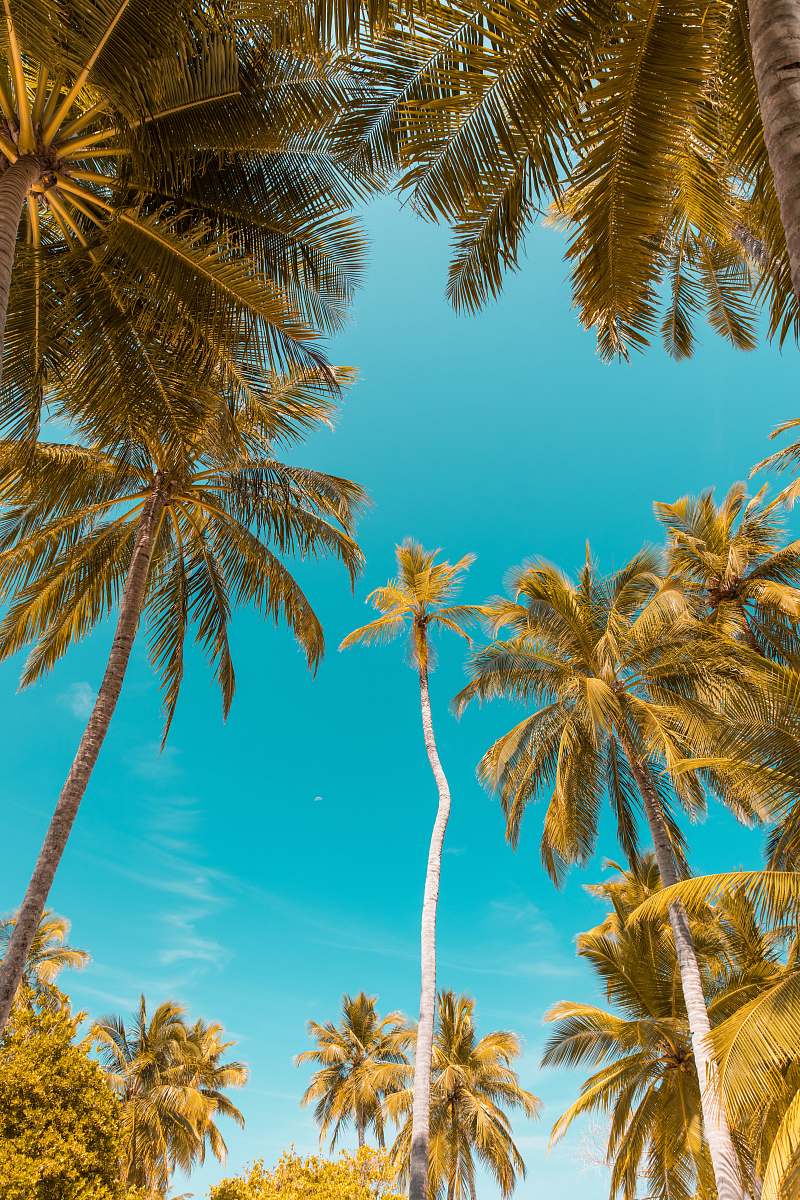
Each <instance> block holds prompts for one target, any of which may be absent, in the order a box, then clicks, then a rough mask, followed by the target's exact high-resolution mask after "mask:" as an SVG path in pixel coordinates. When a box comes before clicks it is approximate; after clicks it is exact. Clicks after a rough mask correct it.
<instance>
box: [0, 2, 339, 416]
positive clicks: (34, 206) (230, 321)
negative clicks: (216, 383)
mask: <svg viewBox="0 0 800 1200" xmlns="http://www.w3.org/2000/svg"><path fill="white" fill-rule="evenodd" d="M290 11H291V10H285V12H284V14H283V16H281V15H280V14H278V13H275V14H273V17H271V18H270V23H269V24H266V23H263V22H264V21H265V20H266V18H267V16H268V10H267V9H266V8H265V9H264V10H263V11H262V13H261V18H262V24H258V22H257V21H255V20H254V18H255V14H253V13H250V14H248V19H247V24H245V23H244V22H243V21H242V19H241V17H242V16H243V11H242V10H240V9H238V8H236V6H232V5H228V6H221V7H220V6H215V7H213V8H212V7H209V6H200V7H198V6H197V5H191V4H189V3H186V2H184V0H179V2H178V3H176V4H173V5H172V6H170V7H169V8H168V9H164V10H163V11H160V12H159V13H158V15H157V17H156V16H154V12H153V9H152V6H151V5H148V4H146V3H145V2H144V0H98V2H97V3H92V4H79V5H78V7H76V6H75V4H73V3H66V2H65V0H47V3H46V4H44V5H41V6H39V7H33V8H30V7H26V6H25V5H24V4H21V3H20V4H19V5H18V3H17V0H8V3H6V4H5V7H4V15H3V17H2V18H0V33H2V37H1V38H0V56H2V59H3V62H2V72H0V74H1V75H2V80H3V82H1V83H0V347H1V346H2V335H3V331H4V329H6V319H7V318H8V325H7V338H6V344H5V353H4V363H5V372H6V396H5V400H4V406H3V414H2V415H3V419H4V422H5V425H6V430H5V431H6V432H8V433H12V434H14V435H16V434H19V433H22V432H25V433H31V432H34V431H35V429H36V426H37V423H38V418H39V406H40V402H41V399H42V396H43V395H44V396H45V397H46V396H47V391H48V388H49V386H50V385H51V384H52V382H53V380H54V379H57V378H60V377H63V376H64V375H68V374H70V373H72V372H74V371H75V370H76V358H77V359H78V360H79V361H80V363H81V364H82V365H83V367H82V369H83V374H84V380H83V387H82V389H81V391H80V392H77V393H76V394H77V395H80V396H81V403H82V405H83V409H84V411H93V412H95V415H97V413H99V412H103V413H104V414H105V415H106V417H107V418H108V420H109V422H111V423H112V424H113V419H114V416H115V414H116V415H117V416H118V414H119V406H120V403H121V398H122V397H124V396H126V395H133V394H135V392H136V390H137V389H140V388H141V387H142V381H143V380H144V382H145V386H146V387H148V388H149V390H152V382H153V380H152V376H153V371H152V367H151V365H150V363H149V360H148V352H147V345H146V343H147V339H148V335H149V333H150V332H151V330H152V328H153V326H154V324H157V325H158V327H159V330H160V336H162V337H166V336H169V337H170V339H171V343H172V350H173V353H176V354H177V353H178V352H180V353H181V354H182V355H184V357H185V361H187V362H189V363H191V364H192V366H193V369H194V370H195V371H199V370H200V369H201V368H202V369H207V368H208V369H210V368H211V367H217V366H218V364H219V362H220V359H222V361H224V362H225V363H226V364H229V365H228V370H229V371H230V372H231V373H232V372H233V371H234V366H233V364H232V363H230V359H231V356H232V354H233V353H234V352H235V351H236V350H237V349H238V347H239V346H240V345H241V344H242V343H243V342H244V343H247V344H248V345H249V347H250V349H251V352H252V353H255V352H256V351H257V352H258V353H259V355H260V356H261V358H262V360H264V359H268V360H269V362H270V365H272V366H275V367H277V368H279V369H281V370H283V369H286V368H287V367H288V366H301V367H302V366H308V365H310V364H313V362H315V361H316V359H317V351H316V350H315V348H314V345H313V340H314V337H315V330H319V329H330V328H336V327H338V326H339V325H340V323H341V320H342V317H343V314H344V312H345V309H346V306H347V304H348V301H349V298H350V295H351V293H352V289H353V286H354V283H355V282H356V281H357V278H358V275H359V271H360V263H361V253H362V241H361V236H360V234H359V232H358V228H357V226H356V225H354V224H353V222H352V220H351V219H350V218H349V217H348V216H347V215H346V209H347V208H348V207H349V205H350V203H351V201H352V198H353V195H354V194H355V193H354V187H355V183H354V179H353V177H352V173H351V172H347V171H344V170H343V169H341V168H339V167H337V165H336V162H335V161H334V158H333V149H332V140H331V139H332V134H331V125H332V121H333V118H334V117H335V115H336V113H337V112H339V111H340V110H341V108H342V107H343V106H345V105H346V103H347V98H348V96H349V91H348V83H347V78H348V77H347V73H346V72H345V70H344V69H343V67H342V66H341V64H339V65H337V64H336V63H334V62H333V60H332V59H331V58H330V56H328V57H327V58H325V57H324V56H320V55H319V54H317V55H316V56H315V57H311V56H309V54H308V53H306V54H305V57H304V54H303V49H302V48H301V49H300V50H298V51H297V52H293V51H292V50H290V49H289V48H288V47H287V44H286V41H287V36H288V33H289V32H290V31H289V30H288V29H286V28H282V26H285V25H286V24H287V20H288V15H289V13H290ZM295 44H296V45H299V43H297V42H295ZM308 49H309V45H308V40H307V39H306V44H305V50H306V51H308ZM153 298H157V300H158V312H157V314H156V313H154V311H153V306H152V304H151V303H150V301H151V299H153ZM76 335H82V336H80V337H77V336H76ZM84 338H85V341H84V340H83V339H84Z"/></svg>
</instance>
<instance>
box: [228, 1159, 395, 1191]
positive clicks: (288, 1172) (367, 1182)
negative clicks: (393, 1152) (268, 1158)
mask: <svg viewBox="0 0 800 1200" xmlns="http://www.w3.org/2000/svg"><path fill="white" fill-rule="evenodd" d="M392 1182H393V1180H392V1173H391V1171H390V1169H389V1164H388V1160H387V1157H386V1155H385V1154H383V1153H380V1152H377V1151H375V1150H369V1149H366V1148H365V1149H363V1150H359V1152H358V1154H357V1155H352V1154H343V1155H342V1156H341V1157H340V1158H338V1159H336V1160H335V1161H331V1160H329V1159H324V1158H316V1157H311V1158H300V1157H299V1156H298V1155H297V1154H295V1153H294V1152H293V1151H289V1152H288V1153H286V1154H284V1155H283V1157H282V1158H281V1159H280V1161H279V1162H278V1164H277V1166H275V1167H271V1168H270V1169H269V1170H268V1169H267V1168H266V1167H265V1166H264V1163H263V1162H261V1161H259V1162H255V1163H253V1165H252V1167H250V1168H249V1170H247V1171H246V1172H245V1173H244V1174H243V1175H241V1176H235V1177H234V1178H232V1179H223V1181H222V1183H219V1184H217V1186H216V1187H213V1188H212V1189H211V1192H210V1195H209V1200H399V1197H395V1196H392V1195H390V1191H391V1187H392Z"/></svg>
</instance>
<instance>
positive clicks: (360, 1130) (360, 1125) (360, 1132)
mask: <svg viewBox="0 0 800 1200" xmlns="http://www.w3.org/2000/svg"><path fill="white" fill-rule="evenodd" d="M356 1134H357V1136H358V1148H359V1150H363V1149H364V1121H363V1120H362V1118H361V1117H357V1118H356Z"/></svg>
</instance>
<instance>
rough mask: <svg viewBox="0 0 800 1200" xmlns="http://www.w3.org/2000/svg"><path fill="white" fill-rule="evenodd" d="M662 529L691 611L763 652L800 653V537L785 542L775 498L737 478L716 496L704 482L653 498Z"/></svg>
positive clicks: (793, 656)
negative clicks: (699, 488)
mask: <svg viewBox="0 0 800 1200" xmlns="http://www.w3.org/2000/svg"><path fill="white" fill-rule="evenodd" d="M654 509H655V514H656V516H657V517H658V520H659V521H660V522H661V524H662V525H663V526H664V527H665V529H666V530H667V539H668V541H667V567H668V570H669V572H670V575H671V576H673V577H674V578H675V579H676V580H677V581H678V583H679V584H680V586H681V587H682V589H683V592H684V594H685V595H686V596H687V597H688V598H689V599H690V601H691V604H692V607H693V609H694V611H695V612H696V614H697V615H698V616H699V617H701V618H702V619H704V620H707V621H709V622H711V623H712V624H713V625H714V626H715V628H717V629H718V630H719V631H720V632H721V633H723V634H724V635H726V636H729V637H734V638H738V639H742V640H744V641H745V642H746V643H747V644H748V645H750V646H751V647H752V648H753V649H755V650H757V651H758V652H759V653H760V654H763V655H764V656H765V657H767V658H770V659H772V660H776V661H778V662H792V661H793V662H795V663H796V662H797V661H798V659H799V657H800V637H798V631H797V621H798V618H800V586H798V585H799V584H800V541H792V542H790V543H789V544H788V545H784V537H783V526H782V522H781V521H780V519H779V517H778V516H777V514H776V512H775V508H774V504H771V505H766V504H764V502H763V500H762V493H759V494H758V495H757V496H754V497H753V498H752V499H751V500H748V498H747V490H746V487H745V485H744V484H743V483H735V484H734V485H733V487H731V488H730V490H729V491H728V493H727V495H726V496H725V498H724V499H723V500H722V501H721V502H720V503H719V504H716V503H715V501H714V493H713V491H711V490H709V491H707V492H703V493H702V495H700V496H697V497H692V496H683V497H681V499H679V500H676V501H675V502H674V503H672V504H664V503H656V504H655V505H654Z"/></svg>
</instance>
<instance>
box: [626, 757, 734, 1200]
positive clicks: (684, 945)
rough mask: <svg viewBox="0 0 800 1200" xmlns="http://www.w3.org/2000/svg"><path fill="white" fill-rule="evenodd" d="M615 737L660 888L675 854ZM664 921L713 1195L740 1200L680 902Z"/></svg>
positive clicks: (653, 802) (643, 772) (672, 874)
mask: <svg viewBox="0 0 800 1200" xmlns="http://www.w3.org/2000/svg"><path fill="white" fill-rule="evenodd" d="M620 740H621V741H622V744H623V747H624V749H625V755H626V757H627V759H628V762H629V764H630V768H631V772H632V774H633V777H634V779H635V780H636V786H637V787H638V789H639V792H640V793H641V796H642V800H643V802H644V810H645V815H646V816H647V823H648V825H649V827H650V835H651V837H652V839H653V848H654V850H655V854H656V862H657V863H658V872H659V874H660V876H661V883H662V885H663V886H664V887H669V886H670V885H671V884H673V883H677V882H678V872H677V870H676V868H675V855H674V853H673V850H672V844H671V842H670V838H669V833H668V830H667V826H666V823H665V821H664V815H663V813H662V811H661V802H660V800H659V798H658V794H657V792H656V791H655V788H654V787H653V784H652V781H651V779H650V775H649V771H648V769H647V767H646V766H645V764H644V763H642V762H641V761H640V760H639V759H638V758H637V757H636V755H635V753H634V752H633V747H632V746H631V744H630V741H629V739H628V738H627V736H626V735H624V734H620ZM669 923H670V925H671V927H672V936H673V939H674V941H675V953H676V956H677V959H678V970H679V972H680V977H681V989H682V991H683V999H684V1003H685V1004H686V1015H687V1018H688V1021H689V1033H690V1035H691V1039H692V1054H693V1056H694V1063H695V1069H696V1071H697V1079H698V1082H699V1084H700V1103H701V1106H702V1110H703V1127H704V1131H705V1135H706V1141H707V1143H708V1150H709V1154H710V1156H711V1165H712V1168H713V1171H714V1180H715V1182H716V1185H717V1200H744V1195H745V1193H744V1189H743V1187H742V1181H741V1174H740V1171H739V1160H738V1158H737V1155H736V1149H735V1147H734V1144H733V1139H732V1137H731V1131H730V1127H729V1125H728V1118H727V1115H726V1113H725V1108H724V1106H723V1104H722V1099H721V1097H720V1093H719V1086H718V1082H717V1067H716V1063H715V1062H714V1057H713V1055H712V1053H711V1050H710V1048H709V1035H710V1033H711V1023H710V1021H709V1019H708V1009H707V1008H706V1001H705V996H704V995H703V982H702V979H701V976H700V966H699V964H698V961H697V953H696V951H695V947H694V938H693V937H692V932H691V929H690V928H689V918H688V917H687V915H686V910H685V908H684V907H683V905H682V904H673V905H671V907H670V909H669Z"/></svg>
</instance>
